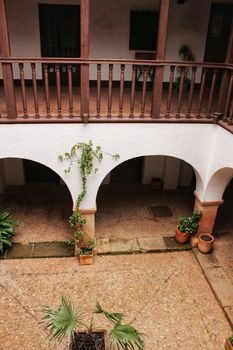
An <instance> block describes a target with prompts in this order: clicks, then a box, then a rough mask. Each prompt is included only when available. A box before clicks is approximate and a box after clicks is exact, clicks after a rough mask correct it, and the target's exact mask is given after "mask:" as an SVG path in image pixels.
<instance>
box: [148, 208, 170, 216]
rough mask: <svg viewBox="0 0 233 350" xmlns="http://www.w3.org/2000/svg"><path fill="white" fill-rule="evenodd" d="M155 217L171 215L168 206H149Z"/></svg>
mask: <svg viewBox="0 0 233 350" xmlns="http://www.w3.org/2000/svg"><path fill="white" fill-rule="evenodd" d="M150 208H151V211H152V213H153V215H154V217H155V218H166V217H170V216H173V214H172V211H171V209H170V208H169V207H150Z"/></svg>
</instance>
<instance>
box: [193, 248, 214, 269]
mask: <svg viewBox="0 0 233 350" xmlns="http://www.w3.org/2000/svg"><path fill="white" fill-rule="evenodd" d="M193 252H194V254H195V256H196V258H197V259H198V261H199V263H200V264H201V266H202V268H203V269H205V268H208V267H219V266H220V263H219V261H218V259H217V258H216V256H215V255H214V252H211V253H209V254H203V253H201V252H200V251H199V250H198V249H197V248H194V249H193Z"/></svg>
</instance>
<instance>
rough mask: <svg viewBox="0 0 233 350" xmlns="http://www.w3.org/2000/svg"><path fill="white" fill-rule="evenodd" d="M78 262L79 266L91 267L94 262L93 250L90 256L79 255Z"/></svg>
mask: <svg viewBox="0 0 233 350" xmlns="http://www.w3.org/2000/svg"><path fill="white" fill-rule="evenodd" d="M79 262H80V264H81V265H91V264H93V262H94V253H93V250H92V251H91V253H90V254H83V255H79Z"/></svg>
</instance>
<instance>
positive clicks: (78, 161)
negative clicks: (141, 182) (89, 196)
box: [58, 140, 120, 244]
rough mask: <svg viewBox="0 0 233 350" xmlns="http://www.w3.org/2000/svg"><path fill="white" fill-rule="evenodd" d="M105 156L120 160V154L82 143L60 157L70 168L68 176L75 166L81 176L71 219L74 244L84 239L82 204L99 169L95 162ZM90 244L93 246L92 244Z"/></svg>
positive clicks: (84, 220)
mask: <svg viewBox="0 0 233 350" xmlns="http://www.w3.org/2000/svg"><path fill="white" fill-rule="evenodd" d="M104 154H107V155H109V156H110V157H112V158H113V159H115V160H118V159H119V158H120V155H119V154H118V153H116V154H110V153H106V152H103V151H102V148H101V147H100V146H98V145H97V146H96V147H94V146H93V142H92V141H91V140H89V142H87V143H85V142H80V143H76V144H75V145H73V146H72V148H71V150H70V152H65V153H64V154H63V155H59V157H58V158H59V159H60V160H61V161H67V162H68V167H67V168H66V169H65V170H64V172H65V173H66V174H68V173H70V172H71V170H72V168H73V166H74V165H77V166H78V168H79V171H80V175H81V181H82V189H81V192H80V193H79V195H78V198H77V200H76V205H75V208H74V210H73V213H72V215H71V216H70V218H69V223H70V227H71V228H72V229H74V237H73V240H72V243H74V241H76V242H77V243H80V244H81V241H82V238H83V236H84V234H85V233H84V231H83V226H84V225H86V223H87V219H86V217H85V216H83V215H82V214H81V212H80V204H81V203H82V201H83V199H84V198H85V196H86V193H87V178H88V176H89V175H91V174H93V173H94V174H95V173H96V172H97V171H98V168H96V167H95V161H98V162H101V161H102V159H103V157H104ZM90 244H93V242H91V243H90Z"/></svg>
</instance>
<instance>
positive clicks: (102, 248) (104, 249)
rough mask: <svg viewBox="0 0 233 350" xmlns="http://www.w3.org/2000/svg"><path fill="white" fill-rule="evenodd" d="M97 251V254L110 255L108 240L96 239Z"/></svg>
mask: <svg viewBox="0 0 233 350" xmlns="http://www.w3.org/2000/svg"><path fill="white" fill-rule="evenodd" d="M97 250H98V253H99V254H104V253H110V252H111V246H110V242H109V239H108V238H100V239H97Z"/></svg>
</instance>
